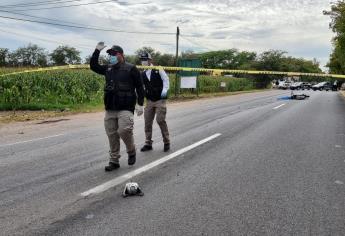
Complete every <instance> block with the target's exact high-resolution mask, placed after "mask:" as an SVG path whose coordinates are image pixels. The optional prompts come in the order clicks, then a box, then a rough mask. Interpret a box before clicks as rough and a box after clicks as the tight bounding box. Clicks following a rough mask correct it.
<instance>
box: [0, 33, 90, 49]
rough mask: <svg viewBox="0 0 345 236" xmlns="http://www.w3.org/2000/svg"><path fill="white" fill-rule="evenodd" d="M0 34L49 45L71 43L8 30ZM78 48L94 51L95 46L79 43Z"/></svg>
mask: <svg viewBox="0 0 345 236" xmlns="http://www.w3.org/2000/svg"><path fill="white" fill-rule="evenodd" d="M0 32H4V33H8V34H14V35H18V36H21V37H22V36H24V37H30V38H33V39H36V40H39V41H42V42H48V43H54V44H65V45H67V44H69V43H65V42H59V41H55V40H51V39H44V38H42V37H34V36H32V35H27V34H22V33H17V32H12V31H7V30H2V29H0ZM78 48H84V49H92V48H94V46H90V45H86V44H79V43H78Z"/></svg>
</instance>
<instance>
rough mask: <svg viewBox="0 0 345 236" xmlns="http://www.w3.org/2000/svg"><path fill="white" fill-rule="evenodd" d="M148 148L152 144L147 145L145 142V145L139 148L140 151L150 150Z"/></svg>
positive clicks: (150, 148)
mask: <svg viewBox="0 0 345 236" xmlns="http://www.w3.org/2000/svg"><path fill="white" fill-rule="evenodd" d="M150 150H152V146H151V145H147V144H145V145H144V146H143V147H142V148H141V149H140V151H142V152H146V151H150Z"/></svg>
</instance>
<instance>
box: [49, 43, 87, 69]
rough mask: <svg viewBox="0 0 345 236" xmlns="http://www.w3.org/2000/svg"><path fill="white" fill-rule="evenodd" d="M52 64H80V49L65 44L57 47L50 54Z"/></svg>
mask: <svg viewBox="0 0 345 236" xmlns="http://www.w3.org/2000/svg"><path fill="white" fill-rule="evenodd" d="M50 57H51V60H52V62H53V64H54V65H67V64H80V62H81V57H80V51H78V50H77V49H76V48H74V47H69V46H67V45H63V46H59V47H57V48H56V49H55V50H54V51H53V52H52V53H51V54H50Z"/></svg>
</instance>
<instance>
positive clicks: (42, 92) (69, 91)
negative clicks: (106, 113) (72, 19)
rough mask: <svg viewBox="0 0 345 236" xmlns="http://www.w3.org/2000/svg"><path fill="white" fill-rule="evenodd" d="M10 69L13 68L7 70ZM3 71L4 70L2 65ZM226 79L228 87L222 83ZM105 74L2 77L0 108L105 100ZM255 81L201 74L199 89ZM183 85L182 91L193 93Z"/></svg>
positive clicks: (249, 86)
mask: <svg viewBox="0 0 345 236" xmlns="http://www.w3.org/2000/svg"><path fill="white" fill-rule="evenodd" d="M6 72H7V73H9V72H12V71H9V70H6ZM0 74H4V72H3V71H1V69H0ZM169 77H170V91H169V93H170V96H172V95H174V89H175V74H169ZM221 82H223V85H224V82H225V87H221V86H220V85H221ZM103 87H104V77H103V76H100V75H97V74H96V73H94V72H92V71H91V70H89V69H70V70H55V71H46V72H31V73H23V74H16V75H9V76H5V77H0V110H19V109H21V110H24V109H27V110H40V109H65V108H75V107H78V106H80V105H82V104H95V105H99V104H102V102H103ZM253 88H254V85H253V81H252V80H250V79H242V78H229V77H220V76H218V77H215V76H206V75H201V76H199V78H198V92H199V93H216V92H228V91H241V90H250V89H253ZM191 92H192V91H191V90H188V89H181V90H180V91H179V93H182V94H184V93H187V94H189V93H191ZM193 92H195V91H193Z"/></svg>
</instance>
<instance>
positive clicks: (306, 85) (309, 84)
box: [302, 82, 311, 90]
mask: <svg viewBox="0 0 345 236" xmlns="http://www.w3.org/2000/svg"><path fill="white" fill-rule="evenodd" d="M304 89H308V90H309V89H311V83H308V82H302V90H304Z"/></svg>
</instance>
